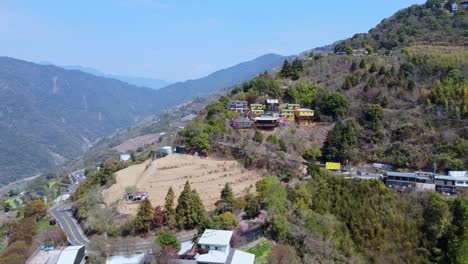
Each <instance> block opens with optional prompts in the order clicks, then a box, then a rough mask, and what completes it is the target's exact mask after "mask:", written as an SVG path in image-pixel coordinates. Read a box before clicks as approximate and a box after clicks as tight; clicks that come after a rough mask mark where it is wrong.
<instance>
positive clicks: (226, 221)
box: [213, 212, 239, 230]
mask: <svg viewBox="0 0 468 264" xmlns="http://www.w3.org/2000/svg"><path fill="white" fill-rule="evenodd" d="M213 222H214V225H215V227H216V228H218V229H223V230H232V229H233V228H235V227H236V226H238V225H239V220H237V217H236V216H235V215H234V214H233V213H231V212H224V213H222V214H219V215H215V216H213Z"/></svg>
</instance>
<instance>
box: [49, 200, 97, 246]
mask: <svg viewBox="0 0 468 264" xmlns="http://www.w3.org/2000/svg"><path fill="white" fill-rule="evenodd" d="M50 214H51V215H52V216H53V217H54V218H55V220H57V222H58V224H59V225H60V227H61V228H62V230H63V231H64V232H65V233H66V234H67V238H68V242H69V243H70V244H71V245H72V246H81V245H87V244H88V243H89V241H88V239H87V238H86V236H85V235H84V234H83V231H82V230H81V227H80V226H79V225H78V223H77V222H76V220H75V219H74V218H73V217H72V213H71V207H70V204H68V203H63V204H59V205H56V206H54V207H52V208H51V209H50Z"/></svg>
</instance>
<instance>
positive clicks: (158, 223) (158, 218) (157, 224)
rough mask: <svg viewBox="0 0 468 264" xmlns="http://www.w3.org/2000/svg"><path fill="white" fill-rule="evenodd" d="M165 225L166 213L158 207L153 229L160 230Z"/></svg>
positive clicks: (154, 212)
mask: <svg viewBox="0 0 468 264" xmlns="http://www.w3.org/2000/svg"><path fill="white" fill-rule="evenodd" d="M163 224H164V211H163V210H162V208H161V206H156V208H154V211H153V227H154V228H159V227H161V226H162V225H163Z"/></svg>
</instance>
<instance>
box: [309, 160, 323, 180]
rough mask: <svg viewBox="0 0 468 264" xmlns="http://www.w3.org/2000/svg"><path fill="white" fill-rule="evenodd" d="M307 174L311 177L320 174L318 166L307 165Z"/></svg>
mask: <svg viewBox="0 0 468 264" xmlns="http://www.w3.org/2000/svg"><path fill="white" fill-rule="evenodd" d="M307 174H309V175H310V176H312V177H314V176H316V175H318V174H320V166H319V165H317V164H315V163H309V165H307Z"/></svg>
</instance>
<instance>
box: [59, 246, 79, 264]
mask: <svg viewBox="0 0 468 264" xmlns="http://www.w3.org/2000/svg"><path fill="white" fill-rule="evenodd" d="M83 247H84V246H70V247H66V248H65V249H64V250H62V252H61V253H60V257H59V259H58V260H57V264H70V263H74V262H75V260H76V258H77V257H78V252H79V251H80V249H81V248H83Z"/></svg>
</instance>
